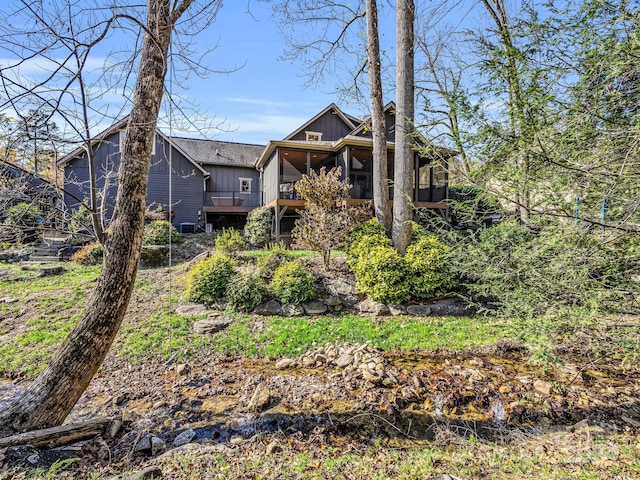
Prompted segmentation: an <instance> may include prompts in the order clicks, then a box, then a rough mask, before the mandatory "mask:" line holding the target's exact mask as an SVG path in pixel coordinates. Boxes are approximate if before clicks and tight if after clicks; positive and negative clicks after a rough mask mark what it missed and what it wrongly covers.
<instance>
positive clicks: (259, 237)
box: [244, 207, 271, 247]
mask: <svg viewBox="0 0 640 480" xmlns="http://www.w3.org/2000/svg"><path fill="white" fill-rule="evenodd" d="M244 236H245V238H246V239H247V241H248V242H249V243H250V244H251V245H253V246H254V247H262V246H263V245H266V244H267V242H268V241H269V238H270V237H271V209H269V208H267V207H258V208H254V209H253V210H251V211H250V212H249V213H248V214H247V223H246V224H245V226H244Z"/></svg>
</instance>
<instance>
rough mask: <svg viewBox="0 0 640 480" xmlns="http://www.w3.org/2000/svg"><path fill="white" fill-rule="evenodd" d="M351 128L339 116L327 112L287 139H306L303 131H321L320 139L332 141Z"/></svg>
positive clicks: (346, 133)
mask: <svg viewBox="0 0 640 480" xmlns="http://www.w3.org/2000/svg"><path fill="white" fill-rule="evenodd" d="M350 131H351V128H350V127H349V126H348V125H346V124H345V123H344V121H343V120H342V119H341V118H340V116H338V115H336V114H334V113H331V112H327V113H325V114H324V115H322V116H321V117H320V118H318V119H316V120H315V121H314V122H312V123H310V124H309V125H308V126H306V127H305V128H304V129H303V130H302V131H300V132H298V133H297V134H296V135H294V136H293V137H292V138H289V140H302V141H304V140H306V139H307V138H306V133H305V132H318V133H322V138H321V140H322V141H323V142H334V141H336V140H338V139H340V138H342V137H344V136H345V135H348V134H349V132H350Z"/></svg>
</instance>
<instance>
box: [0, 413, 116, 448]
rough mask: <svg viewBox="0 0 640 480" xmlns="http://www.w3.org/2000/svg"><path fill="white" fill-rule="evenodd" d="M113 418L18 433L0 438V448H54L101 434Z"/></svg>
mask: <svg viewBox="0 0 640 480" xmlns="http://www.w3.org/2000/svg"><path fill="white" fill-rule="evenodd" d="M113 420H114V419H113V418H112V417H107V418H99V419H96V420H89V421H87V422H81V423H70V424H68V425H61V426H59V427H51V428H44V429H42V430H33V431H31V432H24V433H18V434H17V435H11V436H9V437H4V438H0V448H5V447H13V446H15V445H32V446H34V447H46V448H54V447H59V446H61V445H68V444H70V443H75V442H79V441H80V440H85V439H87V438H91V437H95V436H96V435H99V434H101V433H102V432H103V431H104V429H105V427H106V426H107V425H109V423H111V422H112V421H113Z"/></svg>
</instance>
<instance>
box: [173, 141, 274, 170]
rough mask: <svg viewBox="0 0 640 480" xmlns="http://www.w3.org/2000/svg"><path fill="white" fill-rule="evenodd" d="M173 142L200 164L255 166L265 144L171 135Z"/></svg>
mask: <svg viewBox="0 0 640 480" xmlns="http://www.w3.org/2000/svg"><path fill="white" fill-rule="evenodd" d="M170 141H171V143H172V144H173V145H175V146H176V147H177V148H179V149H180V150H181V152H182V153H183V154H184V155H185V156H187V157H190V158H191V159H193V160H194V161H195V162H197V163H199V164H200V165H227V166H236V167H251V168H253V166H254V164H255V162H256V159H257V158H258V157H259V156H260V154H261V153H262V151H263V150H264V147H265V146H264V145H255V144H250V143H235V142H222V141H217V140H203V139H200V138H182V137H171V139H170Z"/></svg>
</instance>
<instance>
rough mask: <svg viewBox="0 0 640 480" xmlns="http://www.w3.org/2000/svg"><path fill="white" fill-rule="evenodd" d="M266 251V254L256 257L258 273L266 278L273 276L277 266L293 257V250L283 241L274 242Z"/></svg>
mask: <svg viewBox="0 0 640 480" xmlns="http://www.w3.org/2000/svg"><path fill="white" fill-rule="evenodd" d="M265 251H266V254H265V255H263V256H261V257H258V258H256V265H257V267H258V273H259V274H260V276H261V277H264V278H271V277H272V276H273V272H275V271H276V268H278V267H279V266H280V265H282V264H283V263H284V262H288V261H289V260H291V259H292V258H293V255H292V254H291V252H290V251H289V250H287V247H286V246H285V244H284V243H282V242H278V243H272V244H271V245H269V246H268V247H267V248H266V250H265Z"/></svg>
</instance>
